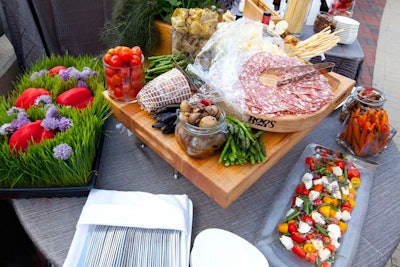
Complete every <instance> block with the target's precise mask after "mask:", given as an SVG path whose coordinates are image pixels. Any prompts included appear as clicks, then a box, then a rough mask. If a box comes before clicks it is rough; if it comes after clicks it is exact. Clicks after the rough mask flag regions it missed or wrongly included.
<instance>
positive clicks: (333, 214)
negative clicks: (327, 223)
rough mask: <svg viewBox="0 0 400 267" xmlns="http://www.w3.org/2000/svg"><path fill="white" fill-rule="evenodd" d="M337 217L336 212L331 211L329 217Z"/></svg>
mask: <svg viewBox="0 0 400 267" xmlns="http://www.w3.org/2000/svg"><path fill="white" fill-rule="evenodd" d="M335 215H336V210H334V209H330V210H329V217H335Z"/></svg>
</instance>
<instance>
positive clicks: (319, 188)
mask: <svg viewBox="0 0 400 267" xmlns="http://www.w3.org/2000/svg"><path fill="white" fill-rule="evenodd" d="M323 189H324V186H323V185H322V184H316V185H314V186H313V190H314V191H318V192H322V190H323Z"/></svg>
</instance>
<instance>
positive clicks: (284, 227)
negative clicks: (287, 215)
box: [278, 223, 289, 234]
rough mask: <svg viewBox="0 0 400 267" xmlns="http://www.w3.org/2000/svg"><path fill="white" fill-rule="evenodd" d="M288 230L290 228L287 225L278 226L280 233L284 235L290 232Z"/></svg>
mask: <svg viewBox="0 0 400 267" xmlns="http://www.w3.org/2000/svg"><path fill="white" fill-rule="evenodd" d="M288 229H289V227H288V224H287V223H281V224H279V225H278V231H279V232H281V233H282V234H286V233H287V232H288Z"/></svg>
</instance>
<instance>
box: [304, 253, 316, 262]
mask: <svg viewBox="0 0 400 267" xmlns="http://www.w3.org/2000/svg"><path fill="white" fill-rule="evenodd" d="M317 257H318V252H312V253H311V252H309V253H306V256H305V259H306V260H308V261H309V262H311V263H315V262H316V261H317Z"/></svg>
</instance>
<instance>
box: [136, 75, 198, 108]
mask: <svg viewBox="0 0 400 267" xmlns="http://www.w3.org/2000/svg"><path fill="white" fill-rule="evenodd" d="M190 95H191V90H190V86H189V82H188V80H187V79H186V77H185V76H184V75H183V73H182V72H180V71H179V70H178V69H176V68H174V69H172V70H170V71H168V72H166V73H164V74H162V75H160V76H158V77H157V78H155V79H154V80H152V81H150V82H149V83H148V84H146V85H145V86H144V87H143V88H142V90H140V92H139V94H138V95H137V99H138V103H139V104H140V106H141V108H142V109H144V110H146V111H147V112H149V113H152V112H154V111H156V110H157V109H159V108H162V107H165V106H167V105H170V104H175V103H180V102H181V101H183V100H185V99H189V98H190Z"/></svg>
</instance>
